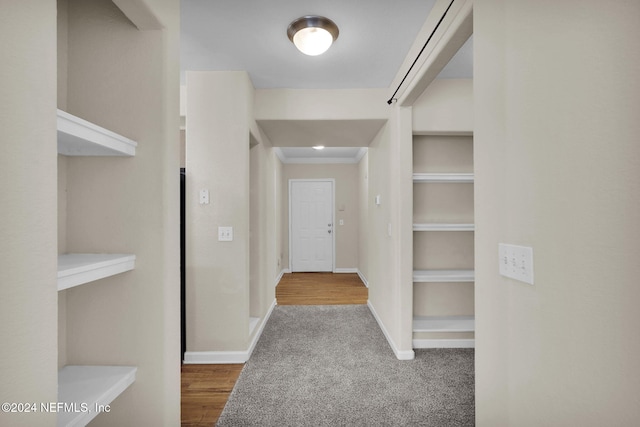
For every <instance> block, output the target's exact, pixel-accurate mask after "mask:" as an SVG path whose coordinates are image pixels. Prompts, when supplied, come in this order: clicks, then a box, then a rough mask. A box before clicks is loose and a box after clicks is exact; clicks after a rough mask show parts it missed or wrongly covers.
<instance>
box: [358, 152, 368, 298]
mask: <svg viewBox="0 0 640 427" xmlns="http://www.w3.org/2000/svg"><path fill="white" fill-rule="evenodd" d="M358 196H359V197H358V213H359V214H360V215H359V218H358V270H360V274H361V277H363V278H364V280H366V281H367V286H368V281H369V279H368V277H369V237H368V235H369V153H368V150H367V153H365V155H364V156H363V157H362V159H361V160H360V163H358Z"/></svg>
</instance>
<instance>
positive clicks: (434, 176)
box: [413, 173, 473, 183]
mask: <svg viewBox="0 0 640 427" xmlns="http://www.w3.org/2000/svg"><path fill="white" fill-rule="evenodd" d="M413 182H416V183H420V182H441V183H462V182H467V183H470V182H473V174H472V173H414V174H413Z"/></svg>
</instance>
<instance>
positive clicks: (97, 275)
mask: <svg viewBox="0 0 640 427" xmlns="http://www.w3.org/2000/svg"><path fill="white" fill-rule="evenodd" d="M135 262H136V256H135V255H131V254H65V255H59V256H58V290H59V291H62V290H64V289H68V288H72V287H74V286H79V285H83V284H85V283H89V282H92V281H94V280H98V279H103V278H105V277H109V276H113V275H115V274H119V273H124V272H125V271H129V270H133V269H134V268H135Z"/></svg>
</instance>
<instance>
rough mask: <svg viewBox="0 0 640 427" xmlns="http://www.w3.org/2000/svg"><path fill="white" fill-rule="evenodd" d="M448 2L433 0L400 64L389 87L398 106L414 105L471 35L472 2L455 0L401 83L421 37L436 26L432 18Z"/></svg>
mask: <svg viewBox="0 0 640 427" xmlns="http://www.w3.org/2000/svg"><path fill="white" fill-rule="evenodd" d="M447 3H449V1H448V0H439V1H438V3H436V6H434V8H433V10H432V12H431V14H430V15H429V17H428V19H427V22H426V23H425V25H424V26H423V28H422V29H421V30H420V35H419V36H418V37H417V38H416V40H415V42H414V44H413V46H412V47H411V49H410V50H409V54H408V55H407V57H406V59H405V61H404V63H403V65H402V67H400V69H399V70H398V74H397V75H396V77H395V79H394V80H393V83H392V85H391V87H390V89H389V90H390V92H393V91H394V90H395V88H398V91H397V93H396V95H395V97H394V99H395V100H396V101H397V104H398V105H400V106H403V107H408V106H411V105H413V103H414V102H415V101H416V100H417V99H418V98H419V97H420V95H421V94H422V93H423V92H424V91H425V89H426V88H427V87H428V86H429V84H431V82H432V81H433V80H434V79H435V78H436V77H437V76H438V74H440V72H441V71H442V69H443V68H444V67H445V66H446V65H447V64H448V63H449V61H450V60H451V58H453V57H454V56H455V54H456V53H457V52H458V50H459V49H460V48H461V47H462V45H464V43H465V42H466V41H467V40H468V39H469V37H471V35H472V34H473V1H472V0H460V1H456V2H454V7H453V8H452V9H451V11H450V12H449V14H447V16H446V17H445V18H444V20H443V21H442V24H441V26H440V27H439V28H438V30H437V31H436V32H435V34H434V37H433V39H432V40H431V41H430V43H429V44H430V45H431V46H427V48H426V49H425V50H424V52H423V55H422V56H421V57H420V58H418V60H417V62H416V64H415V67H414V68H413V69H412V70H411V72H410V73H409V74H407V78H406V80H405V82H404V83H403V84H402V85H400V82H401V81H402V80H401V79H402V78H403V77H404V75H405V74H406V72H407V71H406V70H407V69H408V67H409V65H410V64H411V63H412V62H413V61H414V59H415V58H416V56H417V55H418V52H419V51H420V49H421V48H422V46H423V44H424V40H425V39H426V38H427V37H428V34H430V33H431V31H433V28H434V27H435V25H436V23H435V22H434V20H437V19H440V17H441V16H442V14H443V13H444V9H445V8H446V6H447Z"/></svg>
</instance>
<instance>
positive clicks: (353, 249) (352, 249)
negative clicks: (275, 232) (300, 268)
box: [281, 164, 360, 269]
mask: <svg viewBox="0 0 640 427" xmlns="http://www.w3.org/2000/svg"><path fill="white" fill-rule="evenodd" d="M324 178H331V179H335V189H334V190H335V196H334V197H335V206H334V208H335V209H334V214H335V222H336V223H335V226H334V230H335V250H336V253H335V260H336V264H335V266H334V269H341V268H346V269H356V268H358V265H359V259H358V229H359V226H358V220H359V217H360V214H359V210H360V206H359V204H358V198H359V188H358V165H357V164H285V165H284V166H283V179H282V194H283V197H282V203H283V204H282V222H281V227H282V249H283V251H282V252H283V256H284V258H283V260H282V264H283V266H284V267H283V268H289V180H290V179H324ZM341 208H344V209H343V210H341ZM340 220H343V221H344V225H339V224H340Z"/></svg>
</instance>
